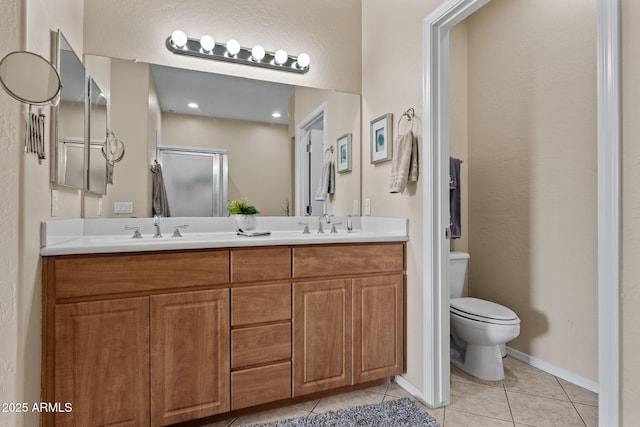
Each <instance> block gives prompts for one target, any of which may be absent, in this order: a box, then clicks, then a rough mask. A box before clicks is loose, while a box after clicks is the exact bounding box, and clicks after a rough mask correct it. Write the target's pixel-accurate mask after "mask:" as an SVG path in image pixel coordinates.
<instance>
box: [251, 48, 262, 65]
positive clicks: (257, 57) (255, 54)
mask: <svg viewBox="0 0 640 427" xmlns="http://www.w3.org/2000/svg"><path fill="white" fill-rule="evenodd" d="M264 53H265V52H264V48H263V47H262V46H260V45H259V44H257V45H255V46H254V47H253V49H251V57H252V58H253V59H254V61H257V62H260V61H261V60H262V58H264Z"/></svg>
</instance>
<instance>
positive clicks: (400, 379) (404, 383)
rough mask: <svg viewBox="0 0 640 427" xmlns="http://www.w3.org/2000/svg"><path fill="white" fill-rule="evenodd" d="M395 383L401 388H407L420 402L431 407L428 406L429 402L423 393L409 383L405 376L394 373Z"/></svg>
mask: <svg viewBox="0 0 640 427" xmlns="http://www.w3.org/2000/svg"><path fill="white" fill-rule="evenodd" d="M396 383H397V384H398V385H399V386H400V387H402V388H403V389H405V390H407V391H408V392H409V393H410V394H411V395H412V396H413V397H415V398H416V399H418V400H419V401H420V402H422V403H424V404H425V405H427V406H428V407H429V408H431V406H429V404H428V403H427V401H426V400H425V398H424V393H422V392H421V391H420V390H418V389H417V388H416V387H414V385H413V384H411V383H410V382H409V381H408V380H407V379H406V378H405V377H403V376H401V375H396ZM432 409H433V408H432Z"/></svg>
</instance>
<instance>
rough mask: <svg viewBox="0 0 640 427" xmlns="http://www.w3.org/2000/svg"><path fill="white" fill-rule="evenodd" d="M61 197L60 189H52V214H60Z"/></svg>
mask: <svg viewBox="0 0 640 427" xmlns="http://www.w3.org/2000/svg"><path fill="white" fill-rule="evenodd" d="M59 198H60V192H59V191H58V190H51V216H58V202H59Z"/></svg>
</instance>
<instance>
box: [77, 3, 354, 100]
mask: <svg viewBox="0 0 640 427" xmlns="http://www.w3.org/2000/svg"><path fill="white" fill-rule="evenodd" d="M85 26H86V28H87V31H86V32H85V44H86V46H85V51H86V52H87V53H91V54H96V55H104V56H110V57H114V58H123V59H137V60H138V61H141V62H148V63H151V64H162V65H170V66H173V67H179V68H190V69H195V70H200V71H209V72H216V73H220V74H228V75H240V76H242V77H249V78H255V79H260V80H268V81H277V82H280V83H287V84H291V85H301V86H309V87H317V88H323V89H335V90H338V91H344V92H353V93H359V92H360V64H361V62H360V58H361V56H360V52H361V31H360V0H323V1H316V0H298V1H291V0H270V1H268V2H265V1H263V2H255V1H250V0H241V1H228V0H206V1H205V0H190V1H185V2H176V1H174V0H160V1H158V0H137V1H135V2H132V1H129V0H110V1H103V0H86V2H85ZM114 29H117V31H115V30H114ZM176 29H182V30H183V31H184V32H185V33H186V34H187V36H190V37H194V38H199V37H200V36H202V35H203V34H206V33H209V34H210V35H211V36H213V38H214V39H216V40H218V41H221V42H223V43H226V42H227V40H229V39H232V38H235V39H237V40H238V41H239V42H240V44H241V45H242V46H248V47H251V46H253V45H255V44H258V43H259V44H262V46H263V47H264V48H265V49H266V50H268V51H276V50H277V49H284V50H286V51H287V52H288V53H290V54H291V55H299V54H300V53H302V52H306V53H307V54H309V56H310V57H311V66H310V70H309V72H308V73H307V74H303V75H298V74H292V73H283V72H280V71H274V70H269V69H264V68H259V67H246V66H245V67H243V66H239V65H237V64H232V63H227V62H221V61H204V60H201V59H194V58H189V57H185V56H180V55H174V54H173V53H171V52H169V51H168V50H167V48H166V47H165V44H164V43H165V40H166V38H167V37H168V36H169V35H170V34H171V33H172V32H173V31H174V30H176Z"/></svg>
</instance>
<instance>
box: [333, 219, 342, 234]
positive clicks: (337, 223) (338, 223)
mask: <svg viewBox="0 0 640 427" xmlns="http://www.w3.org/2000/svg"><path fill="white" fill-rule="evenodd" d="M336 225H342V221H341V222H332V223H331V232H332V233H337V232H338V229H337V228H336Z"/></svg>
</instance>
